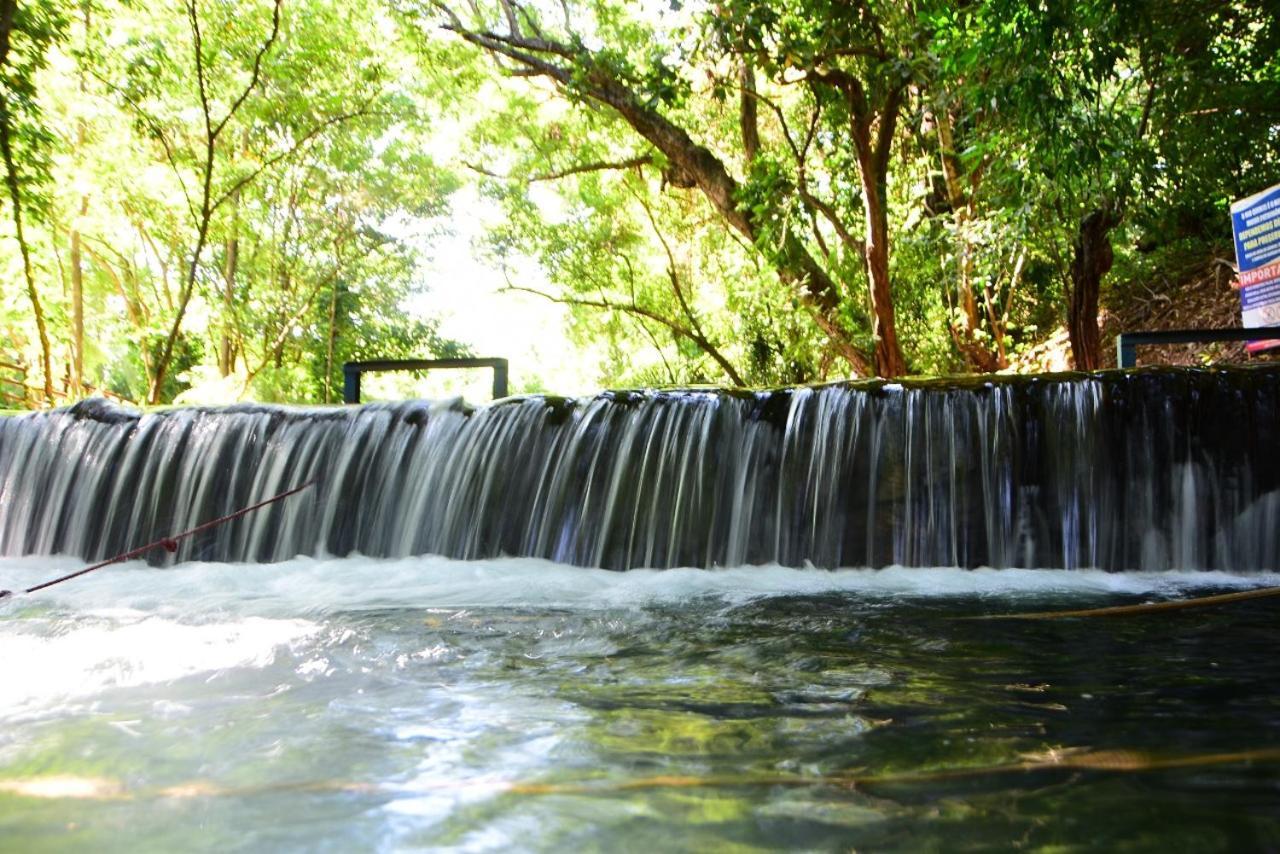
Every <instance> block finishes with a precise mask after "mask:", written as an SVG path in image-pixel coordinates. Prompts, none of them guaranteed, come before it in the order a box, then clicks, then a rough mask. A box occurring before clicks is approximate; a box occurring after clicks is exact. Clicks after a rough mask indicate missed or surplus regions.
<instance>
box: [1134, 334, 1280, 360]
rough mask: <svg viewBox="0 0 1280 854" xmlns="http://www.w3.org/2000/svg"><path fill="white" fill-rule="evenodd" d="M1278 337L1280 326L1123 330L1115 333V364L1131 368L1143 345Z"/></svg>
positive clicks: (1266, 339) (1259, 339)
mask: <svg viewBox="0 0 1280 854" xmlns="http://www.w3.org/2000/svg"><path fill="white" fill-rule="evenodd" d="M1273 338H1274V339H1277V340H1280V326H1255V327H1254V328H1252V329H1166V330H1162V331H1159V332H1122V333H1120V334H1119V335H1117V336H1116V364H1117V365H1118V366H1120V367H1122V368H1132V367H1134V366H1135V365H1136V364H1137V363H1138V347H1140V346H1141V345H1143V344H1199V343H1202V342H1207V341H1269V340H1271V339H1273Z"/></svg>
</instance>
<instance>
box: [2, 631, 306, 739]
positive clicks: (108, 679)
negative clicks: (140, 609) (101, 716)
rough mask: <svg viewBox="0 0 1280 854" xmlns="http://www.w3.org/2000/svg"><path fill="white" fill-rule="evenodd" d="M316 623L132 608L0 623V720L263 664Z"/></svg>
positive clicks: (269, 661)
mask: <svg viewBox="0 0 1280 854" xmlns="http://www.w3.org/2000/svg"><path fill="white" fill-rule="evenodd" d="M317 628H318V627H317V626H316V625H315V624H314V623H310V622H308V621H306V620H270V619H265V618H262V617H245V618H242V619H237V620H234V621H231V622H211V623H203V624H198V625H186V624H182V623H178V622H175V621H173V620H170V619H165V618H162V617H156V616H149V615H142V614H138V613H136V612H134V613H131V612H127V611H116V612H114V613H110V614H107V613H98V614H96V615H94V616H85V617H81V618H78V619H74V620H67V619H65V618H63V619H57V620H53V619H43V618H29V619H26V620H6V621H3V622H0V645H2V646H3V649H4V656H3V658H2V659H0V719H8V718H12V717H14V716H20V715H22V714H24V713H26V712H29V711H32V710H34V709H36V708H44V709H47V708H49V707H50V706H51V705H55V704H57V703H65V702H67V701H70V700H73V699H75V698H78V697H88V696H91V695H95V694H99V693H101V692H102V691H105V690H108V689H110V688H131V687H136V686H139V685H148V684H156V683H162V682H170V681H173V680H175V679H181V678H183V677H186V676H192V675H195V674H198V673H211V672H216V671H220V670H225V669H228V668H232V667H264V666H266V665H268V664H270V663H271V661H272V660H273V659H274V657H275V655H276V652H277V651H278V650H279V649H280V648H281V647H282V646H284V645H287V644H293V643H297V642H299V641H301V640H303V639H305V638H306V637H308V636H310V635H311V634H313V633H314V632H315V631H316V629H317Z"/></svg>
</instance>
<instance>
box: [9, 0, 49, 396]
mask: <svg viewBox="0 0 1280 854" xmlns="http://www.w3.org/2000/svg"><path fill="white" fill-rule="evenodd" d="M17 10H18V4H17V0H0V68H3V67H4V66H5V65H7V64H8V61H9V45H10V38H11V36H12V34H13V18H14V15H15V14H16V13H17ZM12 123H13V116H12V115H11V114H10V113H9V102H8V100H7V99H6V98H5V97H4V95H3V94H0V153H3V155H4V172H5V184H6V186H7V187H8V188H9V204H10V206H11V207H12V208H13V231H14V236H15V237H16V238H17V240H18V251H19V253H20V254H21V255H22V274H23V276H24V277H25V279H26V282H27V297H28V298H29V299H30V300H31V312H32V314H34V315H35V319H36V331H37V332H38V333H39V336H40V366H41V368H42V369H43V371H44V396H45V399H46V400H47V401H48V402H49V403H51V404H52V403H53V357H52V356H51V355H50V352H51V351H50V347H49V332H48V330H47V329H46V328H45V322H44V308H43V307H42V306H41V304H40V292H39V291H38V290H36V277H35V272H34V271H33V270H32V268H31V251H30V248H29V247H28V246H27V238H26V235H25V234H24V233H23V230H22V188H21V186H20V184H19V181H18V171H17V166H16V164H15V163H14V160H13V138H12V135H13V127H12Z"/></svg>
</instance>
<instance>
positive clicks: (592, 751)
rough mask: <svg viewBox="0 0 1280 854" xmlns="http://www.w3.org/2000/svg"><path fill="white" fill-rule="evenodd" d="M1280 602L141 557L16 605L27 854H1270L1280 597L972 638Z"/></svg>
mask: <svg viewBox="0 0 1280 854" xmlns="http://www.w3.org/2000/svg"><path fill="white" fill-rule="evenodd" d="M75 566H77V564H76V563H75V562H74V561H72V560H70V559H48V558H21V559H15V558H10V559H4V560H0V586H3V587H8V588H13V587H19V586H25V585H29V584H32V583H36V582H37V581H40V580H43V579H45V578H47V577H49V576H51V575H53V574H56V573H57V572H59V571H65V570H67V569H70V568H74V567H75ZM1276 583H1280V578H1278V577H1276V576H1274V575H1271V576H1249V577H1241V576H1230V575H1223V574H1217V573H1178V574H1167V573H1165V574H1139V573H1129V574H1105V573H1100V572H1066V571H1022V570H1004V571H998V572H997V571H984V570H977V571H971V572H970V571H962V570H956V569H939V570H920V569H892V568H891V569H887V570H881V571H868V570H844V571H838V572H826V571H819V570H812V569H809V570H790V569H781V568H777V567H754V568H750V567H749V568H742V569H734V570H725V571H706V570H668V571H664V572H651V571H632V572H626V573H614V572H607V571H603V570H587V569H580V568H574V567H566V566H560V565H556V564H551V563H547V562H543V561H536V560H530V559H503V560H490V561H476V562H457V561H448V560H444V559H439V558H429V557H428V558H413V559H406V560H371V559H364V558H346V559H341V560H336V559H335V560H317V559H297V560H294V561H289V562H286V563H281V564H261V565H259V564H238V565H237V564H184V565H181V566H179V567H177V568H174V569H165V570H159V569H154V568H149V567H146V566H144V565H142V564H131V565H126V566H120V567H112V568H110V569H107V570H104V571H102V572H100V573H97V574H95V575H92V576H87V577H85V578H82V579H78V580H76V581H72V582H69V583H67V584H65V585H62V586H60V587H57V588H54V589H50V590H48V591H46V592H43V593H40V594H36V595H32V596H26V597H18V598H16V599H14V600H8V601H4V602H0V651H2V654H0V723H3V726H0V848H3V849H5V850H14V851H19V850H21V851H44V850H92V851H130V852H133V851H152V850H155V851H160V850H198V851H203V850H217V851H236V850H305V851H362V850H374V851H382V850H406V849H455V850H466V851H508V850H557V851H560V850H573V851H578V850H584V851H590V850H610V851H613V850H618V851H644V852H651V851H658V850H661V851H670V850H730V851H755V850H769V849H778V848H789V849H806V850H849V849H851V848H856V849H858V850H903V851H928V850H948V851H952V850H987V849H1026V850H1053V851H1071V850H1084V849H1104V850H1135V851H1138V850H1151V851H1154V850H1159V851H1167V850H1187V851H1197V852H1201V851H1235V850H1257V849H1275V848H1277V847H1280V692H1277V690H1276V685H1277V682H1278V681H1280V657H1278V656H1277V655H1276V654H1275V649H1276V639H1277V635H1276V625H1277V620H1276V615H1277V608H1280V600H1274V599H1273V600H1258V601H1254V602H1247V603H1241V604H1236V605H1232V606H1229V607H1222V608H1218V609H1214V610H1211V611H1186V612H1176V613H1166V614H1159V615H1152V616H1145V617H1135V618H1125V619H1120V618H1109V619H1091V620H1090V619H1068V620H1055V621H1041V622H1028V621H1008V622H999V621H997V622H991V621H973V620H968V619H964V618H965V617H970V616H973V615H981V614H992V613H1001V612H1010V611H1029V610H1036V609H1046V608H1080V607H1090V606H1099V605H1108V604H1120V603H1131V602H1138V601H1146V600H1155V599H1163V598H1169V597H1179V596H1184V595H1188V594H1190V593H1194V592H1209V591H1216V590H1226V589H1240V588H1245V587H1251V586H1258V585H1263V584H1276Z"/></svg>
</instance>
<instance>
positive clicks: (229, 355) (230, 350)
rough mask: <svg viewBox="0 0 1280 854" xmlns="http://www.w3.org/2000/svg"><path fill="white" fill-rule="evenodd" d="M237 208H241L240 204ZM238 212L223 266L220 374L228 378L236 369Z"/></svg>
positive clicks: (234, 217)
mask: <svg viewBox="0 0 1280 854" xmlns="http://www.w3.org/2000/svg"><path fill="white" fill-rule="evenodd" d="M236 207H237V208H238V207H239V204H238V202H237V203H236ZM237 213H238V210H236V209H233V212H232V214H231V236H230V237H228V238H227V242H226V246H225V252H226V259H225V261H224V263H223V265H222V280H223V291H222V310H223V312H224V314H225V317H224V318H223V321H222V343H221V345H220V346H219V348H218V373H219V374H221V375H222V376H224V377H225V376H228V375H230V374H231V372H232V371H233V370H234V369H235V356H236V354H235V343H234V341H233V339H232V335H231V313H232V312H233V311H234V310H235V298H236V268H237V267H238V266H239V263H240V238H239V237H238V236H237V234H236V229H237V226H238V225H239V218H238V216H237Z"/></svg>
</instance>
